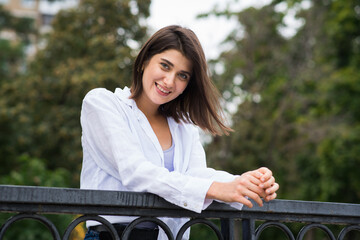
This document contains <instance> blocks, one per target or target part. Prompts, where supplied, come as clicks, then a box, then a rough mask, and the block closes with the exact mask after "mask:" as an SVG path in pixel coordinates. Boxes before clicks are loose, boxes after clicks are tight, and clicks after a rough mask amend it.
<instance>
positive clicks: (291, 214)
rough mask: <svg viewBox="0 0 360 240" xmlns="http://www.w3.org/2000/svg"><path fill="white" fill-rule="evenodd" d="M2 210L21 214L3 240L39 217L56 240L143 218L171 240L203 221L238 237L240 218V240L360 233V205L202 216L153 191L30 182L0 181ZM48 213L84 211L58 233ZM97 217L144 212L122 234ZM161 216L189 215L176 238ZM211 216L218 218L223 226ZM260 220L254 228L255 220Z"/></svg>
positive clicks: (222, 208) (296, 205) (301, 205)
mask: <svg viewBox="0 0 360 240" xmlns="http://www.w3.org/2000/svg"><path fill="white" fill-rule="evenodd" d="M0 212H3V213H4V212H10V213H17V214H16V215H14V216H13V217H11V218H10V219H9V220H7V221H6V222H5V223H0V224H2V226H1V231H0V240H1V239H3V237H4V234H5V233H6V231H7V230H8V228H9V227H10V226H11V225H12V224H13V223H15V222H17V221H18V220H21V219H35V220H37V221H40V222H42V223H43V224H45V226H47V227H48V228H49V230H50V231H51V234H52V236H53V239H55V240H60V239H63V240H67V239H69V237H70V233H71V232H72V230H73V229H74V228H75V227H76V226H77V225H78V224H79V223H81V222H84V221H86V220H96V221H99V222H101V223H103V224H104V225H105V226H107V227H108V229H109V231H110V232H111V234H112V235H113V239H128V236H129V233H130V232H131V230H132V229H133V227H134V226H135V225H137V224H138V223H140V222H143V221H152V222H155V223H157V224H158V225H159V226H160V227H161V228H162V229H163V230H164V231H165V232H166V234H167V236H168V238H169V239H181V238H182V235H183V234H184V232H185V231H186V229H187V228H189V227H190V226H192V225H194V224H197V223H202V224H205V225H208V226H210V227H211V229H213V231H214V232H215V234H216V236H217V237H218V239H224V240H230V239H231V240H232V239H234V221H235V220H241V221H242V227H243V230H242V239H244V240H255V239H259V236H260V235H261V233H262V232H263V231H264V230H265V229H267V228H270V227H275V228H279V229H281V230H282V231H283V232H284V234H285V235H286V236H287V237H288V239H291V240H292V239H304V236H305V234H306V233H307V232H309V231H310V230H311V229H314V228H317V229H320V230H322V231H324V232H325V234H326V235H327V236H328V238H329V239H331V240H332V239H338V240H343V239H345V237H346V236H348V235H349V233H350V232H353V231H360V204H345V203H326V202H307V201H291V200H274V201H271V202H269V203H265V204H264V206H263V207H258V206H257V205H255V204H254V207H253V208H251V209H250V208H247V207H244V208H243V210H241V211H239V210H236V209H233V208H231V207H229V206H228V205H226V204H221V203H217V202H214V203H213V204H212V205H211V206H209V207H208V208H207V209H206V210H204V211H203V212H202V213H201V214H197V213H195V212H191V211H188V210H185V209H182V208H180V207H178V206H175V205H173V204H170V203H168V202H167V201H165V200H164V199H162V198H160V197H158V196H156V195H153V194H149V193H134V192H117V191H95V190H80V189H69V188H47V187H29V186H7V185H0ZM46 214H81V216H80V217H78V218H76V219H75V220H74V221H73V222H72V223H69V225H68V227H67V229H66V230H65V232H64V233H63V234H62V237H61V236H60V233H59V232H58V230H57V228H56V226H55V225H54V224H53V223H52V222H51V221H49V220H48V219H47V218H46V217H45V216H44V215H46ZM99 215H123V216H141V217H140V218H138V219H136V220H135V221H134V222H132V223H130V224H129V225H128V227H127V228H126V229H125V231H124V233H123V236H117V234H116V231H115V229H114V227H113V226H112V225H111V224H110V223H109V222H107V221H106V220H105V219H104V218H102V217H100V216H99ZM159 217H175V218H178V217H186V218H190V219H191V220H189V222H187V223H186V224H185V225H184V226H182V228H181V229H180V231H179V233H178V234H177V236H173V235H172V233H171V232H170V230H169V228H168V227H167V226H166V225H165V224H164V222H162V221H161V220H160V219H159ZM210 219H220V221H221V229H219V227H218V226H217V225H216V224H214V223H213V222H212V221H210ZM257 220H261V221H264V222H261V224H260V225H259V226H258V227H255V221H257ZM286 222H301V223H304V224H305V225H304V227H303V228H302V229H301V230H300V231H299V232H298V233H296V234H294V233H293V232H292V231H291V230H290V229H289V228H288V226H287V225H286V224H284V223H286ZM325 224H331V225H343V226H342V230H341V232H340V233H339V234H338V235H337V236H335V234H334V233H333V232H332V231H331V230H330V229H329V228H328V227H327V226H326V225H325Z"/></svg>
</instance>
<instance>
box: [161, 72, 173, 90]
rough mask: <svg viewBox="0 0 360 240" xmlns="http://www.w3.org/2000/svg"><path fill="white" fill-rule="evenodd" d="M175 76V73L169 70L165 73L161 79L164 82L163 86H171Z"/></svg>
mask: <svg viewBox="0 0 360 240" xmlns="http://www.w3.org/2000/svg"><path fill="white" fill-rule="evenodd" d="M175 78H176V74H175V73H171V72H169V73H168V74H166V76H165V78H164V80H163V81H164V84H165V87H167V88H171V87H173V85H174V83H175Z"/></svg>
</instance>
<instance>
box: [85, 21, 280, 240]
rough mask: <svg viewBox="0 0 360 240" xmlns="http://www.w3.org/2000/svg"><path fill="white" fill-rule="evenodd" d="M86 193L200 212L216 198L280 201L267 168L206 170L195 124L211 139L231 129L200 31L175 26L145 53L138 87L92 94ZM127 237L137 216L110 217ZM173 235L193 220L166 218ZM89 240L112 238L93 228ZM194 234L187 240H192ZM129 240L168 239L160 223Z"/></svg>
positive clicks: (238, 203) (138, 63) (136, 76)
mask: <svg viewBox="0 0 360 240" xmlns="http://www.w3.org/2000/svg"><path fill="white" fill-rule="evenodd" d="M81 126H82V130H83V131H82V133H83V135H82V145H83V167H82V171H81V188H83V189H104V190H118V191H138V192H150V193H153V194H157V195H159V196H160V197H162V198H164V199H165V200H167V201H169V202H171V203H173V204H176V205H178V206H181V207H183V208H185V209H188V210H191V211H195V212H201V211H202V210H203V209H205V208H206V207H208V206H209V205H210V203H211V202H212V201H213V200H218V201H223V202H229V204H231V205H232V206H234V207H236V208H238V209H241V207H242V204H245V205H247V206H249V207H252V203H251V202H250V201H249V199H248V198H251V199H253V200H255V201H256V202H257V203H258V204H259V205H260V206H262V204H263V202H262V200H261V197H262V198H264V199H265V200H266V201H269V200H272V199H274V198H276V191H277V189H278V188H279V185H278V184H277V183H276V182H275V178H274V177H273V176H272V172H271V171H270V170H269V169H267V168H259V169H257V170H254V171H249V172H246V173H244V174H242V175H241V176H234V175H232V174H229V173H226V172H223V171H216V170H214V169H211V168H207V167H206V159H205V152H204V149H203V147H202V145H201V143H200V140H199V133H198V129H197V128H196V126H198V127H200V128H202V129H204V130H205V131H208V132H210V133H212V134H214V135H215V134H218V135H220V134H222V133H226V134H227V133H228V132H229V131H231V129H230V128H229V127H227V126H226V125H225V124H224V123H223V119H222V117H221V108H220V105H219V100H218V92H217V90H216V88H215V87H214V85H213V83H212V81H211V79H210V77H209V76H208V69H207V63H206V60H205V56H204V53H203V49H202V47H201V45H200V42H199V40H198V39H197V37H196V35H195V34H194V32H192V31H191V30H190V29H186V28H183V27H180V26H168V27H165V28H162V29H160V30H159V31H158V32H156V33H155V34H154V35H153V36H152V37H151V38H150V39H149V40H148V41H147V42H146V43H145V45H144V46H143V47H142V49H141V50H140V53H139V54H138V56H137V58H136V60H135V64H134V69H133V83H132V86H131V88H130V89H129V88H127V87H125V88H123V89H116V90H115V92H114V93H113V92H110V91H108V90H105V89H94V90H92V91H90V92H89V93H88V94H87V95H86V97H85V99H84V101H83V106H82V110H81ZM105 218H106V219H108V220H109V221H110V222H111V223H113V224H114V227H115V228H116V229H117V231H118V233H119V234H120V235H121V234H122V232H123V230H124V228H125V226H127V224H128V223H129V222H131V221H132V220H134V217H123V216H105ZM162 220H163V221H164V222H165V223H166V224H167V226H169V227H170V229H171V230H172V232H173V234H174V236H175V235H176V233H177V232H178V231H179V229H180V227H181V226H182V225H183V224H184V223H185V221H187V219H179V218H175V219H171V218H165V219H162ZM87 226H88V232H87V235H86V237H85V239H86V240H90V239H91V240H97V239H111V235H110V233H109V232H107V231H106V229H105V228H104V227H103V226H102V225H99V224H98V223H97V222H91V221H90V222H87ZM188 236H189V232H188V233H187V234H185V238H184V239H188ZM130 239H142V240H146V239H167V237H166V234H165V233H164V231H162V230H161V229H159V228H158V227H157V226H156V225H155V224H152V223H145V224H142V225H138V226H137V227H136V228H135V229H134V230H133V231H132V235H130Z"/></svg>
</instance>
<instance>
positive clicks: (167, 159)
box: [164, 140, 175, 172]
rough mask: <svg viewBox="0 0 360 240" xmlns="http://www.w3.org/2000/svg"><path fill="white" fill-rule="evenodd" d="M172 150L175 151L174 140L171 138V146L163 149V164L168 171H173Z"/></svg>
mask: <svg viewBox="0 0 360 240" xmlns="http://www.w3.org/2000/svg"><path fill="white" fill-rule="evenodd" d="M174 152H175V144H174V140H172V144H171V147H170V148H168V149H166V150H164V166H165V167H166V168H167V170H169V171H170V172H172V171H174Z"/></svg>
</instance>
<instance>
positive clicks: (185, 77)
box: [178, 73, 189, 80]
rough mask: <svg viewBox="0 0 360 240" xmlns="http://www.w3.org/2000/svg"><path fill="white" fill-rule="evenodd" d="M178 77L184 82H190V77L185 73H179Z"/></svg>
mask: <svg viewBox="0 0 360 240" xmlns="http://www.w3.org/2000/svg"><path fill="white" fill-rule="evenodd" d="M178 76H179V77H180V78H181V79H182V80H188V79H189V76H188V75H187V74H185V73H179V74H178Z"/></svg>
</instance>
